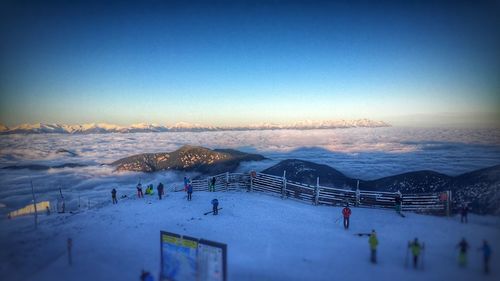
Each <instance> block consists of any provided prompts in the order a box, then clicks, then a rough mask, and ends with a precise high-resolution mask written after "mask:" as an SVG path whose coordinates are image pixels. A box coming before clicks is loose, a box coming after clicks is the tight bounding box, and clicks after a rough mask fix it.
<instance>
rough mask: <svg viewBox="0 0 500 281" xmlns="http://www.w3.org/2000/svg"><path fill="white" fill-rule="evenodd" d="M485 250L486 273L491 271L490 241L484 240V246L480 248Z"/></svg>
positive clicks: (482, 250)
mask: <svg viewBox="0 0 500 281" xmlns="http://www.w3.org/2000/svg"><path fill="white" fill-rule="evenodd" d="M479 250H480V251H481V252H483V263H484V273H485V274H488V273H490V257H491V247H490V245H489V244H488V241H486V240H483V246H481V247H480V248H479Z"/></svg>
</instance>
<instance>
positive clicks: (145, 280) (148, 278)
mask: <svg viewBox="0 0 500 281" xmlns="http://www.w3.org/2000/svg"><path fill="white" fill-rule="evenodd" d="M140 278H141V281H154V279H153V276H152V275H151V273H149V272H147V271H145V270H144V269H143V270H142V272H141V276H140Z"/></svg>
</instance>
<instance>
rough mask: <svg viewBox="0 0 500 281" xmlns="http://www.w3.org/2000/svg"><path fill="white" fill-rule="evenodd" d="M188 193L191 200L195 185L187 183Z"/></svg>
mask: <svg viewBox="0 0 500 281" xmlns="http://www.w3.org/2000/svg"><path fill="white" fill-rule="evenodd" d="M187 194H188V198H187V199H188V201H191V199H192V196H193V185H191V184H188V185H187Z"/></svg>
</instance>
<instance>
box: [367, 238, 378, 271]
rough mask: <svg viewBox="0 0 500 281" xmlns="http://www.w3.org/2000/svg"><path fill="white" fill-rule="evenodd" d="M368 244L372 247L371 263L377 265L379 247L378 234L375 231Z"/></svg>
mask: <svg viewBox="0 0 500 281" xmlns="http://www.w3.org/2000/svg"><path fill="white" fill-rule="evenodd" d="M368 244H369V245H370V261H371V262H372V263H377V246H378V239H377V233H376V232H375V230H372V233H371V234H370V236H369V238H368Z"/></svg>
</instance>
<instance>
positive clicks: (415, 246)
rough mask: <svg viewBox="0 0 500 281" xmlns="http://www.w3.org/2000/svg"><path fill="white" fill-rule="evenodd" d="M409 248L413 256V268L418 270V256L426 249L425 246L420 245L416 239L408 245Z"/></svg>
mask: <svg viewBox="0 0 500 281" xmlns="http://www.w3.org/2000/svg"><path fill="white" fill-rule="evenodd" d="M408 248H410V249H411V253H412V255H413V267H414V268H417V265H418V256H419V255H420V251H421V250H423V249H424V246H422V245H420V243H419V242H418V239H417V238H415V240H413V242H411V243H408Z"/></svg>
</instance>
